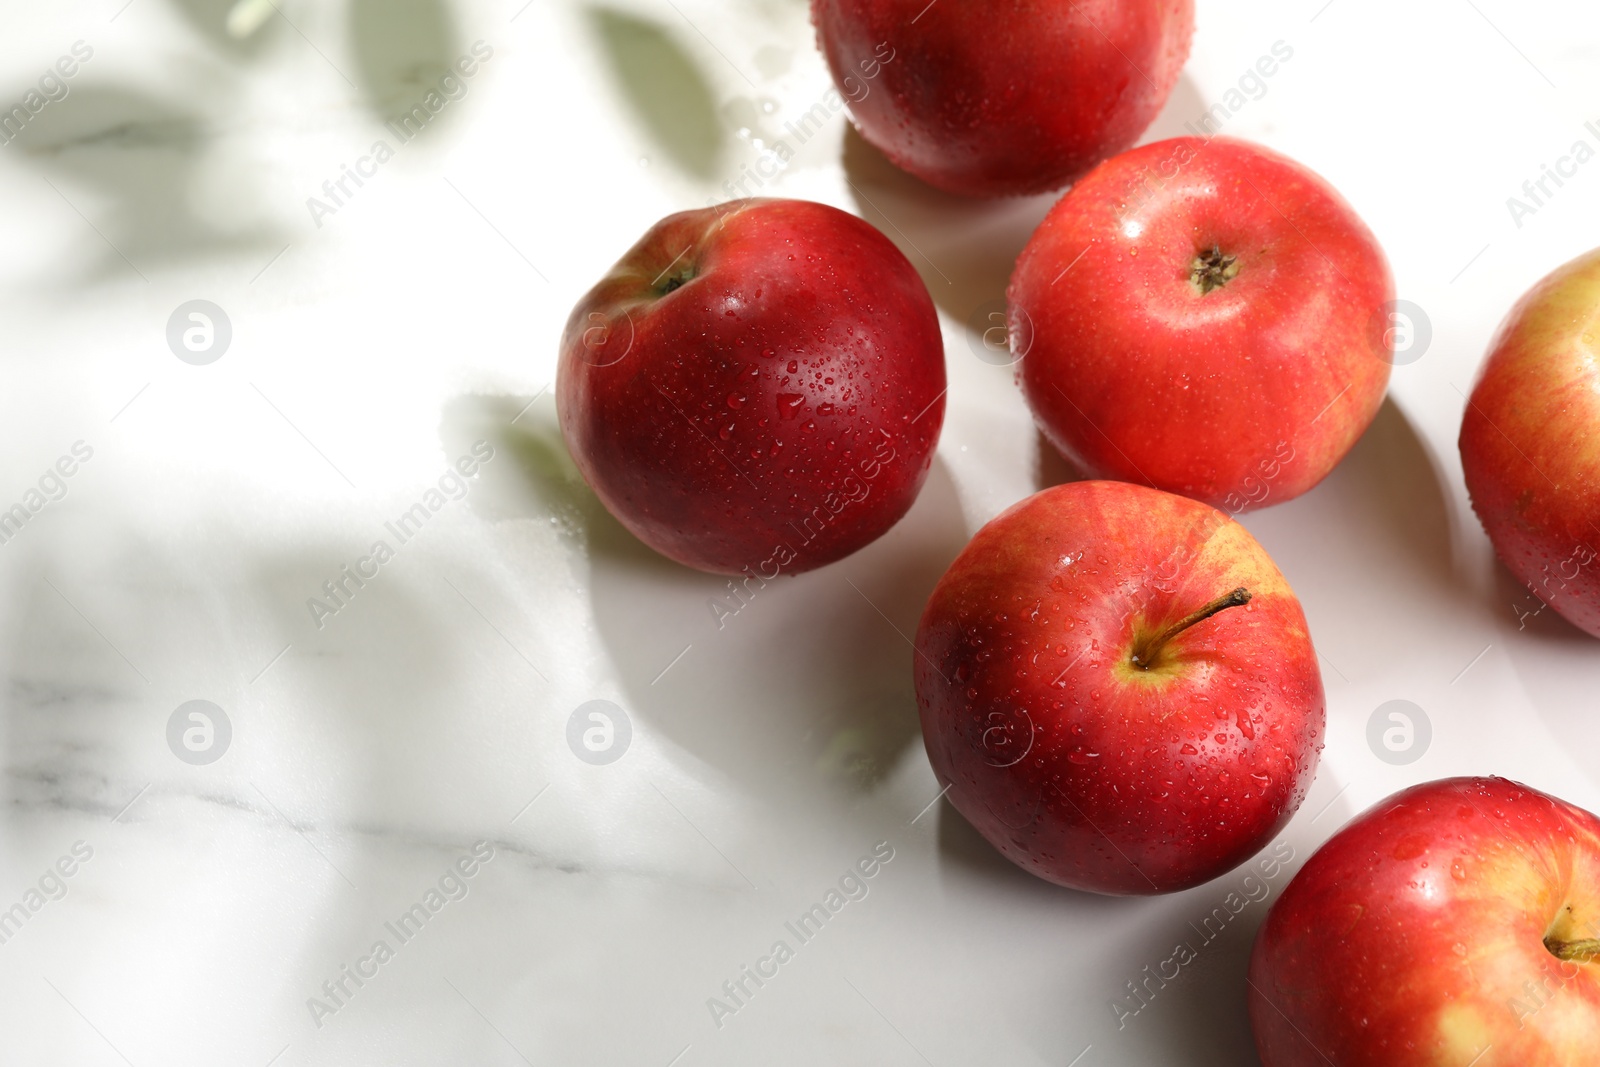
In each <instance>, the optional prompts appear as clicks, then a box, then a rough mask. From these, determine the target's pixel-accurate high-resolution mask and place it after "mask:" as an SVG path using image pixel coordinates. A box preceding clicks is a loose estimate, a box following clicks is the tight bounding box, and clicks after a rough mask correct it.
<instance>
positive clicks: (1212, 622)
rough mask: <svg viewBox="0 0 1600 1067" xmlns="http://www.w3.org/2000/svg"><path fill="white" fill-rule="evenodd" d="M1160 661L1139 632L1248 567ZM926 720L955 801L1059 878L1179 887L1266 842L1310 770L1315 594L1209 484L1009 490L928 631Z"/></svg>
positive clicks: (1093, 884) (1185, 609) (1318, 716)
mask: <svg viewBox="0 0 1600 1067" xmlns="http://www.w3.org/2000/svg"><path fill="white" fill-rule="evenodd" d="M1241 586H1242V587H1244V588H1246V589H1248V590H1249V591H1250V593H1251V594H1252V596H1253V599H1251V601H1250V602H1249V603H1248V604H1246V605H1244V606H1242V607H1235V608H1231V609H1229V610H1225V611H1222V612H1220V613H1219V614H1216V615H1213V616H1212V617H1211V618H1209V619H1206V620H1205V621H1203V622H1200V623H1198V624H1197V625H1195V626H1192V627H1190V628H1189V629H1187V630H1184V631H1183V632H1182V633H1180V634H1178V635H1177V636H1176V637H1174V638H1172V639H1171V641H1170V642H1169V643H1168V644H1167V645H1166V646H1165V648H1164V649H1163V650H1162V651H1161V652H1160V653H1158V654H1157V655H1156V657H1155V659H1154V660H1153V662H1152V663H1151V666H1150V668H1149V669H1148V670H1141V669H1140V668H1139V667H1137V666H1135V665H1134V664H1133V663H1132V661H1131V656H1132V654H1133V652H1134V651H1135V649H1136V647H1137V642H1139V641H1140V640H1141V639H1144V638H1147V637H1149V636H1150V635H1152V634H1153V633H1155V632H1156V631H1158V630H1160V629H1162V628H1164V627H1166V626H1168V625H1170V624H1171V623H1173V622H1175V621H1177V620H1179V619H1182V618H1184V617H1185V616H1187V615H1189V614H1190V613H1192V612H1194V611H1196V610H1197V609H1199V608H1200V607H1202V606H1203V605H1205V604H1206V603H1207V602H1208V601H1211V600H1213V599H1214V598H1216V597H1217V596H1219V595H1221V594H1225V593H1227V592H1228V591H1230V590H1232V589H1235V588H1237V587H1241ZM915 662H916V667H915V670H916V692H917V706H918V708H919V710H920V712H921V716H922V737H923V741H924V743H925V745H926V746H927V750H928V759H929V761H930V762H931V763H932V764H933V769H934V773H935V775H936V776H937V777H938V780H939V783H940V785H941V786H949V790H950V791H949V794H948V796H949V799H950V802H951V803H952V804H954V805H955V807H956V809H957V810H958V811H960V812H961V814H962V815H964V816H965V817H966V818H967V820H968V821H969V822H970V823H972V825H973V826H974V827H976V828H977V830H978V832H979V833H981V834H982V835H983V836H984V837H985V838H987V839H988V840H989V842H990V843H991V844H993V845H994V846H995V847H996V848H998V849H999V850H1000V851H1001V852H1002V853H1003V854H1005V856H1006V857H1007V858H1009V859H1010V860H1011V861H1012V862H1014V863H1016V864H1017V865H1018V866H1020V867H1022V868H1023V869H1024V870H1027V871H1031V872H1032V873H1034V874H1036V875H1038V876H1039V877H1041V878H1044V879H1047V880H1049V881H1051V882H1054V883H1056V884H1057V885H1063V886H1069V887H1071V888H1074V889H1086V890H1090V891H1093V892H1096V893H1106V894H1117V895H1131V894H1151V893H1166V892H1172V891H1174V890H1178V889H1184V888H1187V887H1189V886H1192V885H1198V884H1199V883H1201V882H1205V881H1208V880H1209V879H1211V878H1215V877H1216V876H1217V875H1220V874H1223V873H1224V872H1226V871H1228V870H1231V869H1232V868H1234V867H1236V866H1238V865H1239V864H1240V863H1243V862H1244V861H1245V860H1246V859H1248V858H1249V857H1250V856H1252V855H1253V854H1255V853H1256V852H1258V851H1259V850H1260V849H1261V848H1262V846H1264V845H1266V844H1267V843H1268V842H1269V840H1270V839H1271V837H1272V836H1273V835H1274V834H1276V833H1277V832H1278V830H1280V829H1281V828H1282V827H1283V826H1284V824H1285V823H1287V822H1288V820H1289V817H1290V816H1291V815H1292V814H1293V813H1294V811H1295V809H1296V808H1297V807H1299V805H1300V802H1301V801H1302V800H1303V799H1304V798H1305V795H1306V791H1307V789H1309V788H1310V784H1311V779H1312V776H1313V775H1314V774H1315V772H1316V765H1317V756H1318V753H1319V752H1320V750H1321V738H1322V731H1323V725H1324V717H1325V712H1324V698H1323V691H1322V676H1321V674H1320V673H1319V671H1318V668H1317V655H1316V652H1315V651H1314V650H1313V649H1312V646H1311V639H1310V637H1309V636H1308V634H1307V632H1306V619H1305V615H1304V613H1303V612H1302V611H1301V609H1300V603H1299V601H1298V600H1296V599H1295V597H1294V594H1293V593H1292V592H1291V591H1290V589H1289V585H1288V583H1287V582H1286V581H1285V580H1284V578H1283V575H1282V574H1280V573H1279V572H1278V569H1277V567H1276V566H1274V565H1273V562H1272V560H1271V559H1270V558H1269V557H1268V556H1267V554H1266V552H1265V551H1264V550H1263V549H1262V548H1261V546H1260V545H1259V544H1257V543H1256V542H1255V540H1254V539H1253V538H1252V537H1251V536H1250V534H1249V533H1248V532H1247V531H1246V530H1245V529H1244V527H1242V526H1240V525H1239V524H1238V523H1237V522H1235V521H1234V520H1233V519H1231V518H1229V517H1228V516H1226V515H1224V514H1222V513H1221V512H1219V511H1217V510H1216V509H1214V508H1211V507H1208V506H1206V505H1205V504H1201V503H1198V502H1196V501H1193V500H1189V499H1187V498H1184V497H1180V496H1175V495H1173V494H1170V493H1163V492H1160V491H1158V490H1155V489H1147V488H1144V487H1142V486H1137V485H1132V484H1129V483H1126V482H1075V483H1069V484H1066V485H1059V486H1055V487H1054V488H1051V489H1046V490H1044V491H1043V492H1041V493H1037V494H1035V495H1033V496H1031V497H1029V498H1028V499H1026V500H1024V501H1022V502H1021V503H1018V504H1016V505H1014V506H1013V507H1011V508H1010V509H1008V510H1006V511H1005V512H1002V513H1001V514H1000V515H999V516H998V517H996V518H995V519H994V520H992V521H991V522H990V523H989V524H988V525H986V526H984V527H983V529H981V530H979V531H978V533H977V536H975V537H974V538H973V539H972V542H971V543H970V544H969V545H968V546H967V547H966V549H965V550H963V551H962V553H961V554H960V555H959V556H958V557H957V558H956V560H955V562H954V563H952V564H951V565H950V569H949V571H947V572H946V574H945V575H944V577H943V578H942V579H941V580H940V581H939V584H938V586H937V587H936V588H935V589H934V592H933V596H932V598H931V599H930V600H929V601H928V606H927V610H926V611H925V612H924V613H923V616H922V623H921V626H920V627H919V628H918V630H917V639H916V661H915Z"/></svg>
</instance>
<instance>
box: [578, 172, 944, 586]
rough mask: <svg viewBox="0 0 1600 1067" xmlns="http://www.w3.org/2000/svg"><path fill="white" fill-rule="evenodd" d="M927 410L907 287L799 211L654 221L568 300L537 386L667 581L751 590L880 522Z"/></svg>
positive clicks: (753, 210) (919, 297) (902, 278)
mask: <svg viewBox="0 0 1600 1067" xmlns="http://www.w3.org/2000/svg"><path fill="white" fill-rule="evenodd" d="M944 391H945V374H944V348H943V344H942V342H941V340H940V334H939V321H938V316H937V315H936V313H935V312H934V308H933V301H932V300H931V299H930V298H929V296H928V291H927V288H926V287H925V286H924V285H923V284H922V280H921V278H919V277H918V275H917V272H916V270H915V269H913V268H912V266H911V264H910V263H909V262H907V261H906V258H905V256H903V255H902V254H901V253H900V251H899V250H898V249H896V248H895V246H894V245H893V244H891V243H890V242H889V240H888V239H887V238H886V237H884V236H883V234H881V233H879V232H878V231H877V230H875V229H873V228H872V227H871V226H870V225H868V224H867V223H865V222H863V221H862V220H861V219H859V218H856V217H855V216H854V215H850V214H847V213H845V212H843V211H839V210H838V209H836V208H832V207H828V206H826V205H823V204H814V203H810V202H807V201H802V200H736V201H733V202H731V203H728V204H723V205H720V206H718V207H714V208H705V209H702V210H698V211H685V212H682V213H679V214H676V215H669V216H668V217H667V218H665V219H662V220H661V221H660V222H659V223H657V224H656V225H655V226H654V227H652V228H651V230H650V231H649V232H648V233H646V234H645V235H644V237H643V238H642V239H641V240H640V241H639V243H638V244H636V245H634V247H633V248H632V249H630V250H629V251H628V253H627V255H625V256H623V257H622V259H621V260H620V261H619V262H618V263H617V265H616V266H615V267H613V268H612V269H611V272H610V273H609V274H608V275H607V276H606V277H605V278H604V279H603V280H602V281H601V282H600V283H599V284H598V285H596V286H595V287H594V288H593V289H591V290H590V291H589V292H588V293H587V294H586V295H585V296H584V297H583V298H582V299H581V300H579V301H578V304H577V306H576V307H575V308H574V309H573V311H572V315H571V317H570V318H569V319H568V321H567V328H566V332H565V334H564V336H563V337H562V339H561V357H560V363H559V366H558V370H557V375H556V404H557V407H558V410H559V412H560V418H561V430H562V434H563V435H564V437H565V438H566V442H567V447H568V448H569V450H570V451H571V452H572V457H573V460H574V461H575V462H576V463H577V466H578V469H579V471H581V472H582V474H583V477H584V478H585V480H587V481H588V483H589V485H590V486H591V487H593V489H594V491H595V493H596V494H597V495H598V496H599V498H600V500H601V501H602V502H603V503H604V504H605V506H606V507H607V509H609V510H610V511H611V513H612V514H613V515H615V516H616V517H617V519H618V521H620V522H621V523H622V524H623V525H624V526H626V527H627V528H628V529H629V530H631V531H632V532H633V533H634V534H635V535H636V536H637V537H638V538H639V539H640V540H641V541H643V542H644V543H645V544H647V545H649V546H650V547H652V548H654V549H655V550H656V551H658V552H660V553H661V554H662V555H664V556H668V557H670V558H671V559H674V560H677V561H678V562H680V563H683V564H686V565H688V566H690V567H697V568H699V569H701V570H706V571H712V572H715V573H721V574H740V573H744V574H747V575H750V576H752V577H756V578H759V579H771V578H774V577H776V576H777V575H778V574H780V573H785V574H792V573H796V572H799V571H803V570H808V569H810V568H813V567H819V566H821V565H823V564H825V563H830V562H832V561H834V560H836V559H839V558H841V557H843V556H846V555H848V554H850V553H851V552H854V551H855V550H857V549H859V548H861V547H862V546H863V545H866V544H868V543H870V542H871V541H873V540H875V539H876V538H877V537H879V536H880V535H882V534H883V533H884V532H885V531H887V530H888V529H889V528H890V527H891V526H893V525H894V524H895V523H896V522H897V521H899V519H900V517H901V516H903V515H904V514H905V513H906V511H907V510H908V509H909V508H910V507H911V504H912V502H913V501H914V500H915V499H916V496H917V492H918V490H919V489H920V488H921V487H922V483H923V481H924V480H925V479H926V477H927V474H928V469H929V466H930V465H931V464H932V461H933V453H934V448H935V446H936V445H937V443H938V439H939V428H940V425H941V423H942V422H943V420H944Z"/></svg>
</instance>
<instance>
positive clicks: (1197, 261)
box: [1189, 245, 1239, 296]
mask: <svg viewBox="0 0 1600 1067" xmlns="http://www.w3.org/2000/svg"><path fill="white" fill-rule="evenodd" d="M1238 274H1239V257H1238V256H1228V255H1223V252H1222V249H1221V248H1219V247H1218V246H1216V245H1212V246H1211V248H1210V250H1208V251H1205V252H1201V253H1200V254H1199V255H1197V256H1195V257H1194V262H1193V263H1191V264H1189V281H1190V283H1191V284H1192V285H1193V286H1194V287H1195V288H1196V289H1198V290H1200V295H1201V296H1205V295H1206V294H1207V293H1209V292H1211V290H1213V289H1221V288H1222V287H1223V286H1224V285H1227V284H1228V283H1229V282H1231V281H1233V279H1234V278H1236V277H1237V276H1238Z"/></svg>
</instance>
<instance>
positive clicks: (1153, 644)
mask: <svg viewBox="0 0 1600 1067" xmlns="http://www.w3.org/2000/svg"><path fill="white" fill-rule="evenodd" d="M1248 603H1250V590H1248V589H1246V588H1245V587H1244V586H1242V585H1241V586H1240V587H1239V588H1237V589H1235V590H1234V591H1233V592H1231V593H1225V594H1224V595H1222V596H1219V597H1217V599H1215V600H1213V601H1212V602H1211V603H1209V604H1207V605H1206V606H1205V607H1203V608H1201V609H1200V610H1199V611H1197V612H1195V613H1194V614H1193V615H1188V616H1185V617H1184V618H1181V619H1179V620H1178V621H1177V622H1175V623H1173V624H1172V625H1171V626H1168V627H1167V628H1166V629H1165V630H1162V631H1161V632H1160V633H1158V634H1156V635H1155V636H1154V637H1152V638H1151V639H1150V640H1148V641H1145V642H1143V643H1142V644H1141V645H1140V646H1138V647H1137V648H1135V649H1134V652H1133V665H1134V666H1135V667H1139V668H1141V669H1143V670H1149V669H1150V668H1151V666H1153V665H1154V664H1155V661H1156V656H1158V655H1159V654H1160V653H1161V650H1162V649H1163V648H1165V647H1166V644H1167V642H1168V641H1171V640H1172V639H1173V638H1174V637H1177V636H1178V635H1179V634H1181V633H1183V631H1185V630H1187V629H1188V628H1189V627H1191V626H1193V625H1195V624H1196V623H1200V622H1205V621H1206V620H1207V619H1209V618H1211V616H1213V615H1215V614H1216V613H1217V612H1219V611H1226V610H1227V609H1229V608H1236V607H1239V606H1240V605H1241V604H1248Z"/></svg>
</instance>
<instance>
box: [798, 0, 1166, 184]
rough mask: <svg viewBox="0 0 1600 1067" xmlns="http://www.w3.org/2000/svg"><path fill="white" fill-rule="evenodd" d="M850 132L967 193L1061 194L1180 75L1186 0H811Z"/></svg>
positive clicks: (1124, 143) (1146, 115)
mask: <svg viewBox="0 0 1600 1067" xmlns="http://www.w3.org/2000/svg"><path fill="white" fill-rule="evenodd" d="M811 18H812V21H813V22H814V23H815V24H816V28H817V41H818V43H819V44H820V46H821V48H822V52H823V55H824V56H825V57H826V58H827V61H828V66H829V69H830V70H831V71H832V72H833V78H834V83H835V84H836V85H837V86H838V88H839V92H840V93H841V95H843V96H844V97H845V100H846V103H847V104H848V105H849V108H850V115H851V118H852V119H853V120H854V122H855V125H856V128H857V129H858V130H859V131H860V132H861V136H862V137H864V138H865V139H866V140H867V141H868V142H869V143H871V144H872V145H874V146H876V147H877V148H878V149H879V150H880V151H882V152H883V153H884V154H885V155H886V156H888V157H889V159H890V160H892V161H893V162H894V163H895V165H896V166H899V167H900V168H901V169H903V170H906V171H909V172H910V173H912V174H914V175H916V176H917V177H918V178H921V179H922V180H923V181H925V182H927V183H928V184H930V185H934V186H937V187H938V188H940V189H944V190H947V191H949V192H953V193H961V194H964V195H967V196H1006V195H1016V194H1021V193H1041V192H1046V191H1048V190H1051V189H1059V188H1061V187H1062V186H1064V185H1066V184H1067V183H1068V182H1070V181H1072V180H1073V179H1074V178H1076V177H1078V176H1079V175H1081V174H1083V173H1084V172H1085V171H1087V170H1088V169H1089V168H1090V167H1092V166H1094V165H1095V164H1096V163H1098V162H1099V161H1100V160H1102V159H1104V158H1106V157H1107V156H1109V155H1112V154H1114V153H1116V152H1120V151H1121V150H1122V149H1124V148H1127V147H1128V146H1129V145H1131V144H1133V143H1134V142H1135V141H1137V140H1138V139H1139V135H1140V134H1142V133H1143V132H1144V130H1145V128H1146V127H1147V126H1149V125H1150V123H1151V122H1152V121H1153V120H1154V119H1155V117H1156V114H1157V113H1158V112H1159V111H1160V110H1161V106H1162V105H1163V104H1164V103H1165V102H1166V99H1167V96H1168V95H1169V94H1170V93H1171V92H1172V87H1173V85H1174V84H1175V83H1176V82H1177V80H1178V73H1179V71H1180V70H1181V69H1182V68H1183V62H1184V60H1185V59H1186V58H1187V57H1188V54H1189V39H1190V37H1191V36H1192V35H1193V32H1194V0H1011V2H1008V3H1006V4H1004V5H995V4H984V3H969V2H964V0H955V2H950V0H943V2H939V3H932V4H930V3H928V0H812V5H811Z"/></svg>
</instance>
